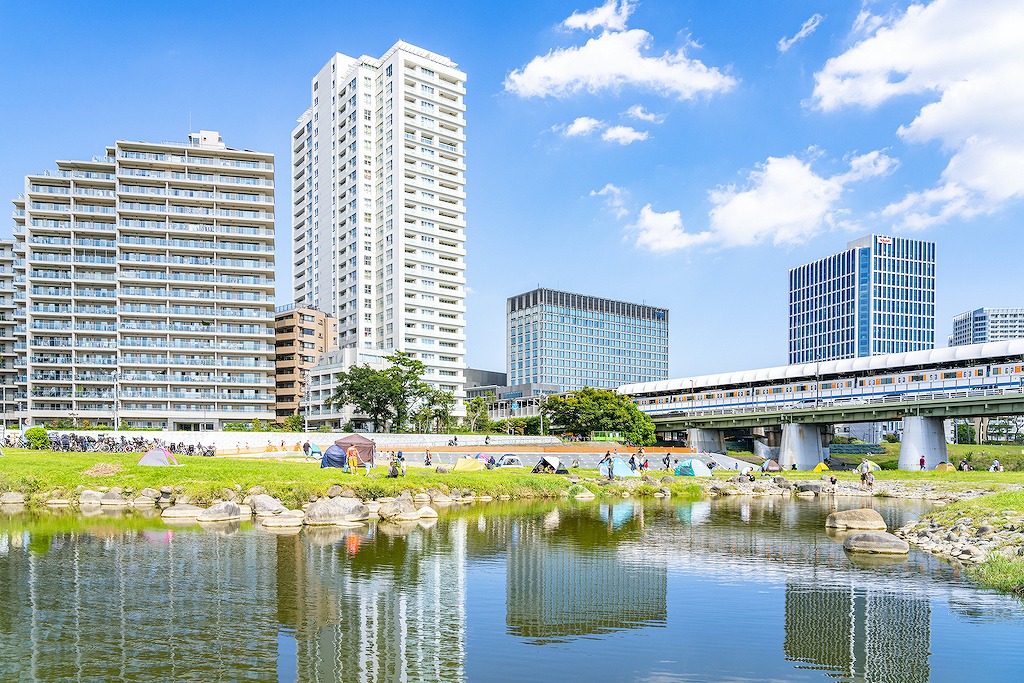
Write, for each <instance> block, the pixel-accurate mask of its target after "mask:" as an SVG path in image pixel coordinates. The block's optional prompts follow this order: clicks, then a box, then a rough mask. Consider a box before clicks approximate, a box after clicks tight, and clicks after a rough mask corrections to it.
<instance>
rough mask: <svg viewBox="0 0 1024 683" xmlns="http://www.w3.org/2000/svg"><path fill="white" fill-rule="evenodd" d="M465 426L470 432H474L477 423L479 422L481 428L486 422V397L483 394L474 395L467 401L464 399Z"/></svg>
mask: <svg viewBox="0 0 1024 683" xmlns="http://www.w3.org/2000/svg"><path fill="white" fill-rule="evenodd" d="M465 405H466V427H467V428H468V429H469V431H471V432H475V431H476V428H477V424H478V423H481V428H483V425H484V424H486V423H487V399H485V398H484V397H483V396H474V397H473V398H472V399H470V400H469V401H466V404H465Z"/></svg>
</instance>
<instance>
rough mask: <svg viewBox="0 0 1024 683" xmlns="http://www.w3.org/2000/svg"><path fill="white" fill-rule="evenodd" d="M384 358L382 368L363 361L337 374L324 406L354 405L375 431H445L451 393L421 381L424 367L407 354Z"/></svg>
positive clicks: (449, 412)
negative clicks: (332, 389) (385, 364)
mask: <svg viewBox="0 0 1024 683" xmlns="http://www.w3.org/2000/svg"><path fill="white" fill-rule="evenodd" d="M384 360H386V361H387V362H388V367H386V368H384V369H383V370H374V369H373V368H371V367H370V366H369V365H365V364H364V365H356V366H353V367H352V368H351V369H349V370H348V371H347V372H340V373H338V375H337V381H338V386H337V388H336V389H335V390H334V393H333V394H331V396H330V397H329V398H328V399H327V400H326V401H325V402H324V405H327V406H331V405H335V406H339V407H340V406H343V405H346V404H351V405H353V406H355V408H356V410H357V411H359V412H361V413H362V414H364V415H366V416H367V417H369V418H370V421H371V422H373V428H374V431H377V432H385V431H389V430H390V431H394V432H401V431H404V430H406V429H409V428H411V429H414V430H416V431H420V432H429V431H438V432H442V431H448V429H449V427H450V426H451V422H452V410H453V409H454V408H455V396H454V395H453V394H452V393H451V392H449V391H443V390H441V389H435V388H433V387H431V386H430V385H429V384H427V383H426V382H424V381H423V375H424V373H425V372H426V366H425V365H424V364H423V363H422V362H421V361H418V360H416V359H415V358H413V357H411V356H410V355H409V354H408V353H405V352H404V351H397V352H395V353H393V354H392V355H390V356H385V358H384Z"/></svg>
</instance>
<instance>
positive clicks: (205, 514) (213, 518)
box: [196, 500, 242, 522]
mask: <svg viewBox="0 0 1024 683" xmlns="http://www.w3.org/2000/svg"><path fill="white" fill-rule="evenodd" d="M241 518H242V511H241V510H239V508H238V503H235V502H234V501H230V500H226V501H224V502H223V503H216V504H214V505H211V506H210V507H208V508H206V509H205V510H203V511H202V512H200V513H199V514H198V515H196V521H197V522H230V521H232V520H235V519H241Z"/></svg>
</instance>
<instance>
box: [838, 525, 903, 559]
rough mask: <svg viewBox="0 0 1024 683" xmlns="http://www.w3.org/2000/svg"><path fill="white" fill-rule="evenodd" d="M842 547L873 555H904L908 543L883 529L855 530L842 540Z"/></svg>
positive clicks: (849, 550) (852, 551) (850, 550)
mask: <svg viewBox="0 0 1024 683" xmlns="http://www.w3.org/2000/svg"><path fill="white" fill-rule="evenodd" d="M843 548H844V549H845V550H846V551H848V552H851V553H871V554H875V555H906V554H907V553H909V552H910V544H909V543H907V542H906V541H904V540H902V539H899V538H896V537H895V536H893V535H892V534H889V533H886V532H884V531H855V532H854V533H852V534H850V535H849V536H847V537H846V540H844V541H843Z"/></svg>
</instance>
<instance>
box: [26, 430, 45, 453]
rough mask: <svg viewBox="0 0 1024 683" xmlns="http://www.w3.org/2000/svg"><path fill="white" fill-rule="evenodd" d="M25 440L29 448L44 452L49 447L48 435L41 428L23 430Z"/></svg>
mask: <svg viewBox="0 0 1024 683" xmlns="http://www.w3.org/2000/svg"><path fill="white" fill-rule="evenodd" d="M25 438H26V439H28V444H29V446H30V447H31V448H35V449H37V450H40V449H42V450H46V449H48V448H49V447H50V435H49V434H47V433H46V430H45V429H43V428H42V427H29V428H28V429H26V430H25Z"/></svg>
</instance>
